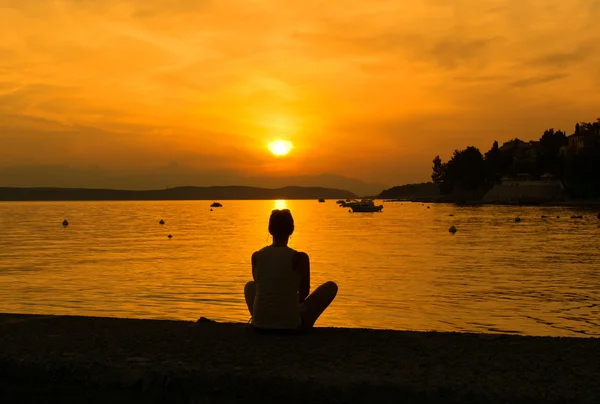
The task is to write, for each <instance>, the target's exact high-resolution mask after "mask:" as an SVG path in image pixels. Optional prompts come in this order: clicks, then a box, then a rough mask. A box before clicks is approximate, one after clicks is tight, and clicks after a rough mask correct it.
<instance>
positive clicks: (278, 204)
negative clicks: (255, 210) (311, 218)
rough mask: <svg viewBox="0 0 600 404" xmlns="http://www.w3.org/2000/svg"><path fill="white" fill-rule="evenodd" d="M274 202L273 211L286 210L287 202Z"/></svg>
mask: <svg viewBox="0 0 600 404" xmlns="http://www.w3.org/2000/svg"><path fill="white" fill-rule="evenodd" d="M274 202H275V205H274V208H273V209H288V207H287V201H286V200H285V199H277V200H275V201H274Z"/></svg>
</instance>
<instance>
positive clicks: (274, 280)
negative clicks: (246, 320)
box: [252, 246, 302, 329]
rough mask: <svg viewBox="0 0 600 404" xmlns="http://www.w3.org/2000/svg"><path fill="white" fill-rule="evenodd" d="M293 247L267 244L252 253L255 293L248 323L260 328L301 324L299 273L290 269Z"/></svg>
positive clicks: (293, 326)
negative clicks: (250, 320)
mask: <svg viewBox="0 0 600 404" xmlns="http://www.w3.org/2000/svg"><path fill="white" fill-rule="evenodd" d="M296 253H297V252H296V250H293V249H291V248H289V247H275V246H268V247H264V248H262V249H261V250H259V251H257V252H256V255H255V256H254V259H255V261H254V264H255V266H254V280H255V287H256V294H255V296H254V308H253V315H252V325H253V326H254V327H257V328H264V329H294V328H300V327H301V326H302V320H301V317H300V303H299V302H298V288H299V287H300V275H299V274H297V273H296V271H294V268H293V258H294V255H295V254H296Z"/></svg>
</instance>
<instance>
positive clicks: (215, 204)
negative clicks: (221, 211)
mask: <svg viewBox="0 0 600 404" xmlns="http://www.w3.org/2000/svg"><path fill="white" fill-rule="evenodd" d="M222 206H223V205H221V204H220V203H219V202H213V203H212V204H211V205H210V207H211V208H220V207H222Z"/></svg>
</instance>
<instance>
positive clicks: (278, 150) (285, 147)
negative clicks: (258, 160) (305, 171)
mask: <svg viewBox="0 0 600 404" xmlns="http://www.w3.org/2000/svg"><path fill="white" fill-rule="evenodd" d="M292 147H294V145H292V142H290V141H287V140H274V141H272V142H271V143H269V150H270V151H271V153H273V154H274V155H276V156H285V155H286V154H288V153H289V152H290V150H292Z"/></svg>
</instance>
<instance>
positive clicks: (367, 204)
mask: <svg viewBox="0 0 600 404" xmlns="http://www.w3.org/2000/svg"><path fill="white" fill-rule="evenodd" d="M350 208H351V209H352V212H381V210H382V209H383V205H375V203H374V202H373V201H372V200H371V199H363V200H362V201H360V202H358V203H353V204H351V205H350Z"/></svg>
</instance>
